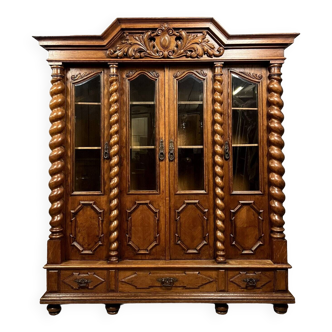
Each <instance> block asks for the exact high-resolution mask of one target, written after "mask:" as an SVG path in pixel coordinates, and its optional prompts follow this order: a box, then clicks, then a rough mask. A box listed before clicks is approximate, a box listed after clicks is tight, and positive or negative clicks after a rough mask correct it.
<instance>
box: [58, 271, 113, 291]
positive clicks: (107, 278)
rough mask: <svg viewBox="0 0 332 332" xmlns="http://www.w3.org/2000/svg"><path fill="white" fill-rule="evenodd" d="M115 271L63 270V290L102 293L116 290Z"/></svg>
mask: <svg viewBox="0 0 332 332" xmlns="http://www.w3.org/2000/svg"><path fill="white" fill-rule="evenodd" d="M114 272H115V271H102V270H97V271H91V270H83V271H79V270H71V271H68V270H65V271H61V276H60V280H61V282H60V290H61V292H83V293H88V292H91V293H102V292H107V291H112V290H113V291H114V290H115V273H114Z"/></svg>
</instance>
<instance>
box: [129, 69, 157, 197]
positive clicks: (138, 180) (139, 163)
mask: <svg viewBox="0 0 332 332" xmlns="http://www.w3.org/2000/svg"><path fill="white" fill-rule="evenodd" d="M155 89H156V82H155V81H153V80H151V79H149V78H148V77H147V76H146V75H144V74H142V75H140V76H138V77H137V78H135V79H134V80H133V81H131V82H130V134H129V135H130V137H129V141H130V190H156V189H157V181H156V143H155V140H156V138H155V136H156V123H155V122H156V121H155V120H156V119H155V118H156V115H155Z"/></svg>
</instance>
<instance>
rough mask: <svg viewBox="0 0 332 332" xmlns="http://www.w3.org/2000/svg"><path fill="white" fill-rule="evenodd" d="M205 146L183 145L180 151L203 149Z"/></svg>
mask: <svg viewBox="0 0 332 332" xmlns="http://www.w3.org/2000/svg"><path fill="white" fill-rule="evenodd" d="M203 147H204V146H203V145H181V146H178V148H179V149H203Z"/></svg>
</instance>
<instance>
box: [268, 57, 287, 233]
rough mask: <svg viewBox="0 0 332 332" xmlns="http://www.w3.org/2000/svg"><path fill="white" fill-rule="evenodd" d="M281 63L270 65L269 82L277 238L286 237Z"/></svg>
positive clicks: (271, 181) (273, 230)
mask: <svg viewBox="0 0 332 332" xmlns="http://www.w3.org/2000/svg"><path fill="white" fill-rule="evenodd" d="M281 81H282V79H281V64H280V63H273V64H271V65H270V66H269V82H268V87H267V88H268V92H269V94H268V103H269V108H268V116H269V122H268V129H269V136H268V143H269V184H270V186H269V195H270V220H271V237H272V238H275V239H283V238H285V234H284V228H283V226H284V224H285V222H284V219H283V215H284V214H285V208H284V206H283V202H284V201H285V195H284V193H283V188H284V187H285V182H284V180H283V178H282V176H283V175H284V173H285V169H284V167H283V165H282V162H283V161H284V158H285V156H284V154H283V152H282V149H283V147H284V141H283V139H282V135H283V133H284V127H283V126H282V121H283V120H284V115H283V113H282V112H281V109H282V108H283V105H284V103H283V101H282V99H281V95H282V92H283V90H282V87H281V84H280V83H281Z"/></svg>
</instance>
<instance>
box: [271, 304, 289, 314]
mask: <svg viewBox="0 0 332 332" xmlns="http://www.w3.org/2000/svg"><path fill="white" fill-rule="evenodd" d="M273 309H274V311H275V312H276V313H277V314H279V315H283V314H285V313H286V312H287V309H288V304H274V305H273Z"/></svg>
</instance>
